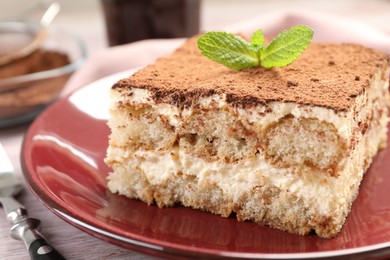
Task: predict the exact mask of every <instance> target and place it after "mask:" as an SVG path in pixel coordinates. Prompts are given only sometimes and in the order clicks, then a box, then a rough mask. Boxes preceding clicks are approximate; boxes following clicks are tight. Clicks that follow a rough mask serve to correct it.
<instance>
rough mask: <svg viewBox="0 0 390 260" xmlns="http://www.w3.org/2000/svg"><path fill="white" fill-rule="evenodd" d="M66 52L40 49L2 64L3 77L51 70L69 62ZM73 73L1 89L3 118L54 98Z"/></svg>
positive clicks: (0, 100)
mask: <svg viewBox="0 0 390 260" xmlns="http://www.w3.org/2000/svg"><path fill="white" fill-rule="evenodd" d="M70 63H71V61H70V59H69V57H68V55H67V54H65V53H62V52H58V51H54V50H47V49H39V50H37V51H35V52H33V53H31V54H30V55H28V56H27V57H24V58H22V59H19V60H16V61H13V62H11V63H9V64H5V65H2V66H0V80H1V79H7V78H13V77H18V76H22V75H28V74H32V73H36V72H41V71H48V70H52V69H56V68H60V67H63V66H66V65H68V64H70ZM69 76H70V73H66V74H63V75H60V76H55V77H48V78H45V79H40V80H30V81H26V82H23V83H18V84H17V85H18V86H20V87H18V88H17V89H13V90H9V91H5V92H0V118H4V117H12V116H15V115H18V114H20V113H23V111H25V110H29V109H34V108H35V107H36V106H40V105H45V104H47V103H48V102H50V101H52V100H54V99H55V98H56V97H57V96H58V94H59V92H60V91H61V90H62V88H63V86H64V85H65V83H66V81H67V80H68V78H69Z"/></svg>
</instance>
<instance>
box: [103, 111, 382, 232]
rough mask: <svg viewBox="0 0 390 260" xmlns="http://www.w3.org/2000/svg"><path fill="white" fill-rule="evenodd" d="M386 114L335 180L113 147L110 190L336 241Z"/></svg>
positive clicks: (252, 162) (174, 151)
mask: <svg viewBox="0 0 390 260" xmlns="http://www.w3.org/2000/svg"><path fill="white" fill-rule="evenodd" d="M386 125H387V116H386V115H385V114H383V115H381V117H380V118H377V119H376V120H375V121H374V122H373V123H372V124H371V126H370V127H369V128H368V129H367V131H366V133H365V134H364V136H363V138H362V139H361V140H360V142H359V144H358V145H357V146H356V147H355V149H353V151H352V152H351V154H350V156H349V157H348V158H346V159H345V161H344V162H345V165H344V167H343V169H342V170H341V171H340V172H339V176H338V177H333V176H330V175H326V174H322V173H321V172H320V171H315V170H314V171H313V170H311V171H310V170H308V171H307V172H305V173H304V174H302V175H297V174H296V173H295V172H292V171H291V170H290V169H288V168H278V167H276V166H274V165H273V164H272V163H268V162H267V160H264V154H262V153H258V154H257V155H256V156H254V157H251V158H246V159H244V160H241V161H239V162H234V163H232V162H223V161H213V162H210V161H207V160H205V159H204V158H201V157H198V156H196V155H193V154H191V153H189V152H188V151H187V150H185V149H181V147H180V146H178V145H174V146H172V147H171V148H170V149H168V150H160V151H153V150H142V149H136V150H133V147H131V146H130V147H116V146H111V147H110V148H109V151H108V157H107V162H108V163H109V164H110V165H111V166H112V167H113V169H114V171H115V173H114V174H111V175H110V176H109V183H108V185H109V188H110V190H111V191H112V192H117V193H119V194H122V195H125V196H127V197H130V198H138V199H141V200H143V201H145V202H147V203H148V204H151V203H153V202H154V201H155V202H156V203H157V205H158V206H160V207H163V206H172V205H174V204H175V203H181V204H183V205H185V206H190V207H193V208H198V209H203V210H207V211H210V212H213V213H216V214H220V215H222V216H225V217H227V216H229V215H230V214H231V213H232V212H235V213H236V215H237V218H238V219H239V220H253V221H255V222H258V223H260V224H267V225H270V226H272V227H276V228H280V229H283V230H287V231H289V232H293V233H297V234H301V235H304V234H309V233H310V232H311V231H315V232H316V233H317V234H318V235H319V236H322V237H333V236H334V235H336V234H337V233H338V232H339V230H340V229H341V227H342V225H343V223H344V221H345V218H346V216H347V214H348V212H349V211H350V207H351V205H352V202H353V200H354V199H355V197H356V195H357V193H358V188H359V185H360V182H361V179H362V176H363V173H364V172H365V170H366V169H367V168H368V166H369V165H370V163H371V161H372V157H373V156H374V155H375V154H376V153H377V150H378V148H379V147H380V144H381V143H382V142H384V141H385V140H386Z"/></svg>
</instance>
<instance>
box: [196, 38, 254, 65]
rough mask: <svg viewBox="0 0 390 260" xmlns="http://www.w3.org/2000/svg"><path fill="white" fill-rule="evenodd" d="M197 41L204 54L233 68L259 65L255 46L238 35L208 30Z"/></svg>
mask: <svg viewBox="0 0 390 260" xmlns="http://www.w3.org/2000/svg"><path fill="white" fill-rule="evenodd" d="M197 43H198V48H199V49H200V52H201V53H202V54H203V55H204V56H206V57H207V58H209V59H210V60H213V61H215V62H218V63H221V64H223V65H225V66H226V67H229V68H231V69H235V70H242V69H246V68H249V67H254V66H258V65H259V58H258V55H257V53H256V50H255V48H253V46H252V45H251V44H250V43H249V42H247V41H245V40H244V39H243V38H241V37H239V36H237V35H234V34H231V33H226V32H208V33H205V34H204V35H202V36H201V37H200V38H199V39H198V41H197Z"/></svg>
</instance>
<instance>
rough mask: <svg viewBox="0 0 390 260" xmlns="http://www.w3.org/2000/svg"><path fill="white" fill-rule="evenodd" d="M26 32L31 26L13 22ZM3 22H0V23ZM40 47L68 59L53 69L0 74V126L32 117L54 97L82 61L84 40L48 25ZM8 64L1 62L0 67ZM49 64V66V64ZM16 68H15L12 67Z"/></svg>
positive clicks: (13, 123)
mask: <svg viewBox="0 0 390 260" xmlns="http://www.w3.org/2000/svg"><path fill="white" fill-rule="evenodd" d="M13 23H14V25H13V26H19V27H20V28H21V30H23V26H24V27H25V28H24V29H25V30H26V32H31V31H32V30H34V27H33V25H31V26H29V25H27V24H25V23H23V22H19V23H20V24H18V25H17V24H15V23H18V22H13ZM2 24H4V22H2V23H0V27H1V26H2ZM41 49H42V50H45V51H51V52H56V53H62V54H66V55H67V56H68V58H69V61H70V62H69V63H68V64H66V65H63V66H60V67H56V68H53V69H46V70H43V71H39V72H33V73H29V74H23V75H19V76H13V77H5V78H0V128H4V127H9V126H12V125H16V124H21V123H26V122H29V121H31V120H33V119H34V118H35V117H36V116H37V115H38V114H39V113H40V112H41V111H42V110H43V109H44V108H45V107H47V106H48V105H49V104H51V103H52V102H53V101H54V100H56V99H57V98H58V96H59V94H60V93H61V91H62V89H63V87H64V86H65V83H66V82H67V80H68V79H69V77H70V76H71V75H72V73H73V72H75V71H76V70H77V69H78V68H79V67H80V66H81V65H82V64H83V63H84V61H85V59H86V57H87V51H86V48H85V45H84V43H83V42H82V41H81V39H80V38H78V37H77V36H75V35H72V34H70V33H68V32H66V31H64V30H62V29H60V28H58V27H50V28H49V31H48V36H47V38H46V39H45V41H44V43H43V45H42V47H41ZM6 66H9V65H8V64H5V65H2V66H1V67H0V70H1V69H2V68H3V69H9V68H6ZM49 67H50V66H49ZM16 69H17V68H16Z"/></svg>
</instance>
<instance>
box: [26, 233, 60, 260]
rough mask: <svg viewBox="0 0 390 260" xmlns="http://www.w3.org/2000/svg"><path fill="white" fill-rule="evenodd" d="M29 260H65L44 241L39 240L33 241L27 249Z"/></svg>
mask: <svg viewBox="0 0 390 260" xmlns="http://www.w3.org/2000/svg"><path fill="white" fill-rule="evenodd" d="M28 252H29V253H30V258H31V259H33V260H57V259H58V260H64V259H65V258H64V257H63V256H62V255H61V254H60V253H59V252H58V251H57V250H55V249H54V247H52V246H51V245H49V244H48V243H47V242H46V240H45V239H43V238H39V239H36V240H35V241H33V242H32V243H31V244H30V247H29V248H28Z"/></svg>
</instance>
